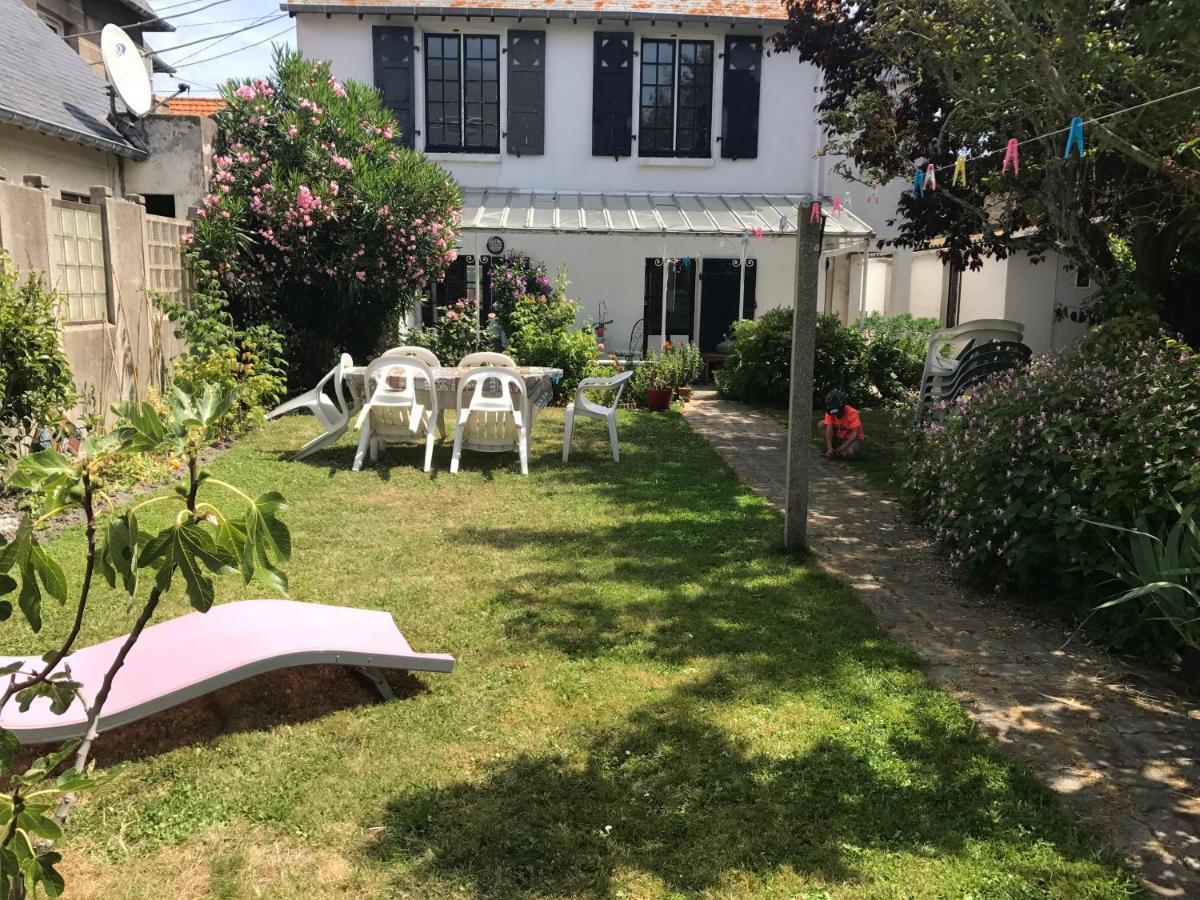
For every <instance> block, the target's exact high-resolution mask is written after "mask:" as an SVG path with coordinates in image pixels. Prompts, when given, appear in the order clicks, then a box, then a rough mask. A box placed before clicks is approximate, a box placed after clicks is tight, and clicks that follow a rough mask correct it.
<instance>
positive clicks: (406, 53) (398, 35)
mask: <svg viewBox="0 0 1200 900" xmlns="http://www.w3.org/2000/svg"><path fill="white" fill-rule="evenodd" d="M371 37H372V42H373V44H374V51H375V88H376V90H378V91H379V95H380V96H381V97H382V98H383V105H384V106H386V107H387V108H388V109H390V110H391V111H392V112H393V113H394V114H395V116H396V122H397V123H398V124H399V125H400V143H401V144H403V145H404V146H405V147H415V146H416V127H417V125H416V115H415V111H414V109H415V107H414V104H413V96H414V87H413V81H414V73H413V30H412V29H411V28H407V27H405V26H401V25H375V26H373V27H372V28H371Z"/></svg>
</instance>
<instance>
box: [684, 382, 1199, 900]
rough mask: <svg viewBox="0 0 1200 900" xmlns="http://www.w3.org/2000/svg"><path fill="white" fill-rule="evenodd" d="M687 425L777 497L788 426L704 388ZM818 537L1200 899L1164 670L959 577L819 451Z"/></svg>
mask: <svg viewBox="0 0 1200 900" xmlns="http://www.w3.org/2000/svg"><path fill="white" fill-rule="evenodd" d="M684 415H685V417H686V418H687V420H688V422H689V423H690V424H691V426H692V427H693V428H694V429H695V430H696V431H697V432H698V433H700V434H701V435H703V436H704V437H705V438H707V439H708V441H709V443H711V444H712V445H713V447H714V448H715V449H716V450H717V452H718V453H720V454H721V456H722V457H724V459H725V460H726V462H728V463H729V465H730V466H732V467H733V469H734V471H736V472H737V474H738V476H739V477H740V478H741V479H742V480H743V481H744V482H746V484H748V485H749V486H750V487H751V488H753V489H754V490H755V491H757V492H758V493H760V494H762V495H763V496H764V497H766V498H767V500H769V501H770V502H771V503H772V505H774V506H775V507H776V508H777V509H780V510H782V508H783V503H784V497H785V492H784V465H785V446H786V435H785V433H784V429H783V428H782V426H780V425H779V424H778V423H777V422H776V421H775V420H774V419H772V418H771V417H769V416H767V415H764V414H762V413H759V412H756V411H754V410H753V409H751V408H749V407H746V406H743V405H741V404H737V403H731V402H729V401H725V400H721V399H719V398H718V397H717V396H716V394H715V392H712V391H697V392H696V393H695V394H694V396H693V399H692V401H691V402H690V403H688V404H687V406H686V407H685V410H684ZM810 491H811V492H810V524H809V536H810V543H811V545H812V547H813V549H814V550H815V552H816V553H817V555H818V556H819V558H820V560H821V562H822V564H823V565H825V567H826V568H828V569H829V570H830V571H832V572H834V573H835V574H837V575H839V576H841V577H842V578H845V579H846V580H847V581H849V582H850V584H851V585H853V587H854V589H855V591H856V592H857V593H858V595H859V596H860V597H861V598H862V599H863V600H864V601H865V602H866V603H867V605H868V606H870V607H871V609H873V610H874V611H875V614H876V615H877V616H878V618H879V620H880V622H881V623H882V624H883V626H884V628H886V629H887V631H888V632H889V633H890V634H892V635H893V636H894V637H896V638H897V639H899V640H902V641H904V642H905V643H907V644H909V645H910V646H912V647H913V648H915V649H916V650H917V651H918V652H920V653H921V655H922V656H923V657H924V659H925V660H926V663H927V667H926V668H927V672H928V674H929V676H930V677H931V678H932V679H933V680H934V681H935V682H937V683H938V684H939V685H940V686H941V687H942V688H944V689H945V690H947V691H949V692H950V693H951V694H953V695H954V696H955V697H956V698H957V699H958V700H959V702H960V703H962V705H963V707H964V708H965V709H966V711H967V712H968V713H969V714H970V716H971V717H972V718H973V719H974V720H975V722H976V723H977V724H978V725H979V726H980V727H981V728H982V729H983V730H984V731H986V732H987V733H989V734H991V735H992V736H994V737H995V738H996V740H998V741H999V742H1000V743H1001V744H1002V745H1004V746H1005V747H1006V748H1008V749H1009V750H1010V751H1011V752H1012V753H1014V754H1015V755H1016V756H1017V757H1019V758H1020V759H1021V760H1022V761H1023V762H1025V763H1027V764H1028V765H1030V766H1031V767H1032V768H1034V769H1035V770H1036V771H1038V772H1039V773H1040V774H1041V776H1042V778H1043V780H1044V781H1045V782H1046V783H1047V784H1049V785H1050V786H1051V787H1052V788H1053V789H1054V790H1055V791H1057V792H1058V793H1059V794H1061V795H1062V796H1063V797H1064V798H1065V799H1066V800H1067V802H1068V803H1069V804H1070V805H1071V806H1072V807H1073V808H1074V809H1075V810H1076V811H1077V812H1078V814H1079V815H1080V816H1082V817H1083V818H1084V819H1085V820H1086V821H1087V822H1088V824H1089V825H1090V826H1091V827H1092V828H1093V829H1094V830H1096V831H1097V832H1098V833H1099V834H1100V835H1101V837H1102V838H1103V839H1104V840H1106V841H1107V842H1108V844H1109V845H1110V846H1112V847H1114V848H1115V849H1116V850H1117V851H1118V852H1120V853H1121V854H1123V855H1124V856H1125V857H1126V858H1127V860H1128V861H1129V863H1130V865H1132V866H1133V867H1134V868H1135V869H1136V870H1137V871H1138V872H1139V874H1140V875H1141V877H1142V879H1143V882H1144V883H1145V885H1146V887H1147V889H1149V890H1150V891H1152V892H1154V893H1156V894H1159V895H1162V896H1169V897H1200V763H1198V759H1197V755H1198V754H1200V708H1198V704H1197V703H1196V702H1194V701H1191V700H1189V699H1187V698H1186V697H1183V696H1181V695H1179V694H1178V693H1177V692H1175V691H1173V690H1172V689H1171V686H1170V685H1169V684H1168V683H1167V682H1166V680H1165V678H1162V677H1160V676H1158V675H1156V674H1154V673H1152V672H1149V671H1142V670H1140V669H1136V668H1133V667H1131V666H1129V665H1127V664H1125V663H1123V662H1120V661H1117V660H1114V659H1112V658H1110V657H1106V656H1104V655H1102V654H1100V653H1096V652H1094V651H1092V650H1091V649H1090V648H1087V647H1085V646H1083V645H1082V644H1080V643H1077V642H1073V643H1071V644H1069V645H1068V646H1066V647H1063V646H1062V644H1063V641H1064V637H1063V635H1062V634H1060V633H1058V632H1057V631H1055V630H1054V629H1052V628H1050V627H1048V626H1046V625H1045V624H1040V623H1038V622H1035V621H1033V620H1032V619H1031V618H1029V617H1025V616H1023V615H1021V614H1020V613H1019V612H1017V611H1014V610H1012V609H1010V608H1008V607H1006V606H1005V604H1003V603H996V602H994V601H989V599H988V598H987V597H985V596H983V595H982V594H976V593H974V592H972V591H971V590H970V589H968V588H966V587H964V586H963V585H962V584H961V583H959V582H958V581H957V580H956V579H955V578H954V577H953V575H952V574H951V573H950V571H949V567H948V566H947V565H946V564H945V562H944V561H943V559H942V557H941V556H940V555H939V554H938V553H937V552H936V549H935V547H934V545H933V541H932V540H931V538H930V536H929V535H928V533H927V532H926V531H924V530H923V529H921V528H920V527H918V526H914V525H912V524H909V523H908V522H907V521H906V520H905V518H904V517H903V516H902V515H901V512H900V510H899V508H898V506H897V504H896V502H895V501H894V500H891V499H889V498H887V497H886V496H883V495H882V494H881V493H880V492H878V491H876V490H874V489H872V488H870V487H868V486H867V484H866V482H865V481H864V480H863V479H862V478H861V476H859V475H857V474H856V473H855V472H854V471H853V469H852V467H851V466H848V465H846V464H844V463H832V462H829V461H827V460H825V459H824V458H822V457H821V456H820V455H819V454H818V453H817V452H816V451H815V450H814V451H813V473H812V484H811V489H810Z"/></svg>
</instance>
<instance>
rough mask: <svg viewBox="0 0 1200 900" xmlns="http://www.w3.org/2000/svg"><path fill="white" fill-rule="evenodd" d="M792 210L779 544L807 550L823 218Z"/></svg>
mask: <svg viewBox="0 0 1200 900" xmlns="http://www.w3.org/2000/svg"><path fill="white" fill-rule="evenodd" d="M809 218H810V213H809V211H808V210H806V209H805V208H804V204H801V206H800V207H799V208H798V209H797V210H796V304H795V306H794V307H793V308H792V384H791V397H790V400H789V402H788V445H787V446H788V449H787V510H786V512H785V514H784V524H783V541H784V545H785V546H786V547H787V548H788V549H789V550H804V549H806V548H807V546H808V477H809V461H810V458H811V456H812V447H811V446H809V444H810V437H811V433H812V423H811V419H812V390H813V354H814V349H815V346H814V345H815V343H816V331H817V274H818V270H819V268H820V261H821V236H822V233H823V232H824V230H825V229H824V217H822V219H821V220H820V221H819V222H810V221H809Z"/></svg>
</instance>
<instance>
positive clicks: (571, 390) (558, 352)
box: [506, 277, 597, 399]
mask: <svg viewBox="0 0 1200 900" xmlns="http://www.w3.org/2000/svg"><path fill="white" fill-rule="evenodd" d="M578 310H579V304H577V303H576V302H575V301H574V300H569V299H567V296H566V279H565V277H560V278H559V281H558V284H557V285H556V286H555V289H554V291H553V293H552V294H551V295H550V296H549V297H547V296H544V295H541V294H528V295H526V296H524V297H520V298H518V299H517V301H516V303H515V304H514V306H513V309H512V313H511V315H510V317H509V327H508V340H509V343H508V347H507V348H506V352H507V353H509V354H510V355H511V356H512V357H513V358H514V359H516V360H517V362H519V363H521V364H522V365H526V366H552V367H554V368H558V369H562V370H563V375H562V378H561V379H560V381H559V382H558V384H557V385H555V388H554V394H555V397H556V398H558V399H563V398H570V397H573V396H574V395H575V389H576V388H577V387H578V386H579V382H580V381H582V380H583V379H584V378H586V377H587V376H588V375H589V374H591V370H592V368H593V362H594V360H595V359H596V352H597V348H596V335H595V333H594V332H592V331H591V329H580V328H576V327H575V316H576V313H577V312H578Z"/></svg>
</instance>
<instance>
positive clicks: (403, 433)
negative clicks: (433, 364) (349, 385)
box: [353, 351, 441, 472]
mask: <svg viewBox="0 0 1200 900" xmlns="http://www.w3.org/2000/svg"><path fill="white" fill-rule="evenodd" d="M389 353H390V354H395V355H389V354H384V355H383V356H381V357H380V358H379V359H376V360H373V361H372V362H371V364H370V365H369V366H367V370H366V373H365V376H364V378H363V396H364V397H365V398H366V400H365V402H364V403H363V407H362V410H361V411H360V412H359V414H358V422H357V423H356V424H357V426H358V429H359V432H360V433H359V438H358V450H357V452H356V453H355V454H354V466H353V469H354V471H356V472H357V471H358V470H359V469H361V468H362V464H363V459H364V457H365V456H366V454H367V452H368V451H369V452H370V454H371V460H372V462H374V461H375V460H377V459H379V451H380V449H382V448H383V446H384V445H385V444H387V443H393V442H396V441H399V440H409V439H411V438H413V437H417V438H421V437H422V436H423V437H424V440H425V471H426V472H429V471H432V470H433V445H434V443H435V442H436V440H437V434H436V433H437V431H438V429H439V428H440V426H441V411H440V409H439V408H438V398H437V387H436V383H435V380H434V375H433V370H432V369H431V368H430V367H429V365H427V364H426V363H425V362H423V361H422V360H420V359H418V358H417V357H416V356H412V355H400V354H398V353H396V352H395V351H389Z"/></svg>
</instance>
